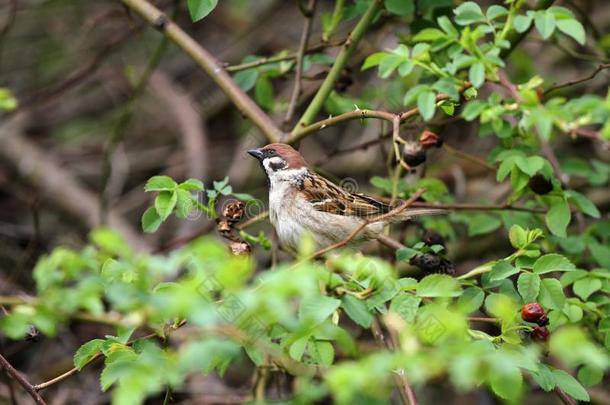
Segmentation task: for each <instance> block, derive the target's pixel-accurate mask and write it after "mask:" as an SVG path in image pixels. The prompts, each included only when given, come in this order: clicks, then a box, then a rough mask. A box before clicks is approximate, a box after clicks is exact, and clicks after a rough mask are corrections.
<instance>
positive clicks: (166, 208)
mask: <svg viewBox="0 0 610 405" xmlns="http://www.w3.org/2000/svg"><path fill="white" fill-rule="evenodd" d="M177 200H178V194H177V193H176V192H171V191H161V192H160V193H159V195H158V196H157V198H155V209H156V210H157V214H159V218H161V221H165V220H166V219H167V217H169V216H170V215H171V213H172V212H173V211H174V207H175V206H176V201H177Z"/></svg>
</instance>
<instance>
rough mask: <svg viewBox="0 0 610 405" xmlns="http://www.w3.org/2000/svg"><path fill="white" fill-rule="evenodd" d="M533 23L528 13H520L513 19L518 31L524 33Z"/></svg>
mask: <svg viewBox="0 0 610 405" xmlns="http://www.w3.org/2000/svg"><path fill="white" fill-rule="evenodd" d="M530 25H532V17H531V16H527V15H518V16H516V17H515V18H514V19H513V27H515V30H516V31H517V32H518V33H523V32H525V31H527V30H528V28H529V27H530Z"/></svg>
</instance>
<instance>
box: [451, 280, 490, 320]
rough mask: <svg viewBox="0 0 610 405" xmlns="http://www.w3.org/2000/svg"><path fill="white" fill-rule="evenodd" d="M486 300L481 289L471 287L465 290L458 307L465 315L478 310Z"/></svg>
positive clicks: (458, 301)
mask: <svg viewBox="0 0 610 405" xmlns="http://www.w3.org/2000/svg"><path fill="white" fill-rule="evenodd" d="M484 300H485V293H484V292H483V290H482V289H480V288H479V287H469V288H467V289H465V290H464V292H463V293H462V295H460V298H458V300H457V303H456V305H457V307H458V309H459V311H460V312H462V313H464V314H469V313H472V312H474V311H476V310H478V309H479V308H480V307H481V305H483V301H484Z"/></svg>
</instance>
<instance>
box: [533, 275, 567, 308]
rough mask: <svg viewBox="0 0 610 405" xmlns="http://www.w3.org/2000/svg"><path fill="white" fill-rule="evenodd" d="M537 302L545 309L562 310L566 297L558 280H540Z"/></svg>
mask: <svg viewBox="0 0 610 405" xmlns="http://www.w3.org/2000/svg"><path fill="white" fill-rule="evenodd" d="M538 300H539V301H540V303H541V304H542V305H543V306H544V307H545V308H550V309H562V308H563V307H564V305H565V303H566V296H565V294H564V292H563V287H562V286H561V283H560V282H559V280H557V279H555V278H545V279H542V282H541V283H540V296H539V297H538Z"/></svg>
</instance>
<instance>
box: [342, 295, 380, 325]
mask: <svg viewBox="0 0 610 405" xmlns="http://www.w3.org/2000/svg"><path fill="white" fill-rule="evenodd" d="M341 307H342V308H343V309H344V310H345V313H346V314H347V316H349V317H350V319H351V320H352V321H354V322H356V323H357V324H358V325H360V326H362V327H363V328H370V327H371V324H372V323H373V314H371V313H370V312H369V310H368V307H367V305H366V303H365V302H364V301H363V300H359V299H358V298H356V297H354V296H351V295H345V296H344V297H342V298H341Z"/></svg>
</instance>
